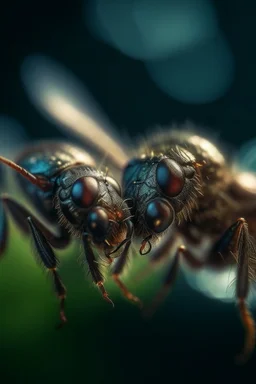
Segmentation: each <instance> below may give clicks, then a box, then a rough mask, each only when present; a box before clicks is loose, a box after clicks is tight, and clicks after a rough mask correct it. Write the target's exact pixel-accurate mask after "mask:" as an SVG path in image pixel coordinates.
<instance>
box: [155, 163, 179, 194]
mask: <svg viewBox="0 0 256 384" xmlns="http://www.w3.org/2000/svg"><path fill="white" fill-rule="evenodd" d="M156 181H157V184H158V186H159V188H160V189H161V191H162V192H163V194H164V195H165V196H168V197H174V196H177V195H178V194H179V193H180V192H181V191H182V189H183V187H184V183H185V177H184V173H183V170H182V168H181V167H180V166H179V164H178V163H176V161H174V160H171V159H163V160H161V161H160V162H159V164H158V166H157V169H156Z"/></svg>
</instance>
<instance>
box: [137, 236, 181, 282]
mask: <svg viewBox="0 0 256 384" xmlns="http://www.w3.org/2000/svg"><path fill="white" fill-rule="evenodd" d="M176 240H177V233H176V231H173V230H171V231H169V232H168V234H166V236H165V238H164V239H161V241H160V243H159V245H157V246H156V247H154V248H153V249H152V251H151V252H150V260H149V264H148V265H147V266H146V267H145V269H144V270H143V271H139V272H138V274H137V275H136V276H135V280H136V281H137V282H139V281H141V280H142V279H145V278H146V277H147V276H148V275H150V274H151V273H152V271H155V270H156V267H158V266H160V265H161V264H162V263H163V262H165V261H166V259H167V258H168V257H169V255H170V253H171V252H172V249H173V247H174V245H175V243H176Z"/></svg>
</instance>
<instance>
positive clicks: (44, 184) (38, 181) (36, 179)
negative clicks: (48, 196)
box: [0, 156, 52, 191]
mask: <svg viewBox="0 0 256 384" xmlns="http://www.w3.org/2000/svg"><path fill="white" fill-rule="evenodd" d="M0 162H2V163H4V164H6V165H8V167H10V168H12V169H14V170H15V171H16V172H18V173H20V174H21V175H22V176H24V177H25V178H26V179H27V180H28V181H30V183H32V184H34V185H36V186H37V187H38V188H40V189H42V190H43V191H48V190H49V189H51V188H52V184H51V183H50V182H49V180H47V178H45V177H43V176H35V175H33V174H32V173H30V172H28V171H27V170H26V169H24V168H22V167H21V166H20V165H18V164H16V163H14V162H13V161H11V160H9V159H6V158H5V157H3V156H0Z"/></svg>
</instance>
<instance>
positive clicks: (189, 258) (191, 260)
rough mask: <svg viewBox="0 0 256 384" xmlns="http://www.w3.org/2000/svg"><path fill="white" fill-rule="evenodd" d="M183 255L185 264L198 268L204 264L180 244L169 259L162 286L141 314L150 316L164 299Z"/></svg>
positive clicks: (174, 279)
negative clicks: (169, 262)
mask: <svg viewBox="0 0 256 384" xmlns="http://www.w3.org/2000/svg"><path fill="white" fill-rule="evenodd" d="M181 257H183V258H184V259H185V261H186V262H187V264H189V266H191V267H192V268H196V269H200V268H202V267H203V266H204V265H205V261H201V260H199V259H197V258H196V257H195V256H194V255H193V254H192V253H191V252H190V251H188V250H187V249H186V248H185V246H184V245H181V246H180V247H178V249H177V250H176V253H175V255H174V258H172V260H171V265H170V267H169V269H168V272H167V275H166V276H165V279H164V282H163V286H162V288H161V289H160V290H159V292H157V294H156V296H155V297H154V299H153V300H152V303H151V304H150V305H149V306H148V307H147V308H145V310H144V312H143V315H144V316H145V317H151V316H152V315H153V314H154V313H155V312H156V310H157V308H158V307H159V305H160V304H161V303H162V302H163V301H164V299H165V298H166V296H167V295H168V293H169V291H170V290H171V289H172V287H173V285H174V283H175V281H176V278H177V275H178V271H179V262H180V258H181Z"/></svg>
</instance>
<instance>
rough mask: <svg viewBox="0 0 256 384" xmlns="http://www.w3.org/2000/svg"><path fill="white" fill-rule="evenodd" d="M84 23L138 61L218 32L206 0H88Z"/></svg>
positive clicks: (161, 55) (171, 50) (198, 41)
mask: <svg viewBox="0 0 256 384" xmlns="http://www.w3.org/2000/svg"><path fill="white" fill-rule="evenodd" d="M85 22H86V24H87V26H88V27H89V28H90V30H91V32H92V33H93V34H94V35H95V36H96V37H98V38H100V39H102V40H104V41H105V42H106V43H109V44H110V45H112V46H113V47H115V48H117V49H118V50H120V51H121V52H122V53H124V54H126V55H128V56H130V57H132V58H135V59H140V60H152V59H157V58H158V59H159V58H163V57H166V56H167V55H170V54H173V53H175V52H177V51H180V50H184V49H187V48H188V47H191V46H194V45H196V44H198V43H201V42H203V41H205V40H207V39H209V38H212V37H213V36H215V35H216V34H217V31H218V25H217V21H216V15H215V10H214V8H213V6H212V4H211V2H210V1H206V0H169V1H165V0H133V1H124V0H109V1H107V2H106V1H105V0H94V1H93V0H91V2H90V3H89V6H87V7H86V8H85Z"/></svg>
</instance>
